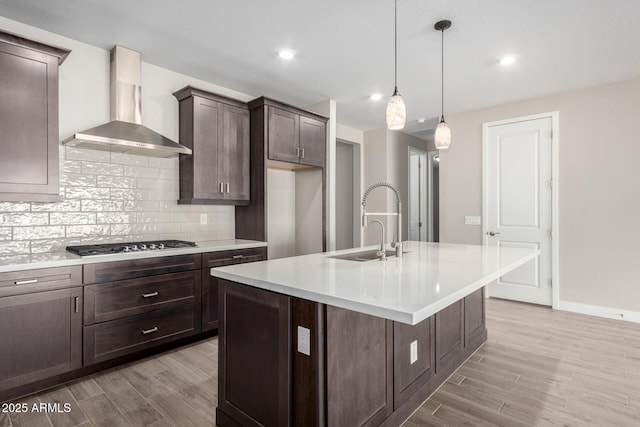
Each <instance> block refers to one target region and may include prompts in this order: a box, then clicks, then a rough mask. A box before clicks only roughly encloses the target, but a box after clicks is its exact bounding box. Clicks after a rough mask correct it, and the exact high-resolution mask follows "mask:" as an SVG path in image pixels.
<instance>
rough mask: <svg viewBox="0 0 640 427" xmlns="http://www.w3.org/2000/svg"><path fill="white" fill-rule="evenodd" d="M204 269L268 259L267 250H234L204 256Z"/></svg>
mask: <svg viewBox="0 0 640 427" xmlns="http://www.w3.org/2000/svg"><path fill="white" fill-rule="evenodd" d="M202 257H203V258H202V264H203V268H213V267H222V266H225V265H233V264H242V263H245V262H254V261H262V260H265V259H267V248H266V247H261V248H248V249H234V250H231V251H218V252H208V253H206V254H202Z"/></svg>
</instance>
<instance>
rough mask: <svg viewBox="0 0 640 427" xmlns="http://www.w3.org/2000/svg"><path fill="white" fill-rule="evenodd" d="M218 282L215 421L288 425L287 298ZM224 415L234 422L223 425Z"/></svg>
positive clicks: (256, 289) (289, 382) (289, 371)
mask: <svg viewBox="0 0 640 427" xmlns="http://www.w3.org/2000/svg"><path fill="white" fill-rule="evenodd" d="M219 284H220V298H221V301H220V309H221V313H220V315H221V318H220V338H219V345H220V350H219V352H218V354H219V359H218V377H219V380H218V410H217V413H216V415H217V420H218V423H219V424H220V425H242V426H256V427H257V426H289V425H291V422H290V417H291V410H290V396H289V390H290V384H291V349H290V337H289V331H290V319H291V303H290V298H289V297H288V296H286V295H282V294H277V293H275V292H269V291H265V290H262V289H258V288H253V287H251V286H244V285H241V284H238V283H234V282H229V281H227V280H222V279H221V280H220V281H219ZM225 417H226V418H231V419H232V420H234V421H235V424H233V423H231V422H230V423H227V424H224V423H222V422H221V420H222V419H223V418H225Z"/></svg>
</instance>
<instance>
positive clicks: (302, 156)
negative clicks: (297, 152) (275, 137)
mask: <svg viewBox="0 0 640 427" xmlns="http://www.w3.org/2000/svg"><path fill="white" fill-rule="evenodd" d="M301 157H302V158H303V159H304V148H303V149H302V156H301Z"/></svg>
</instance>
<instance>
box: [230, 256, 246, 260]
mask: <svg viewBox="0 0 640 427" xmlns="http://www.w3.org/2000/svg"><path fill="white" fill-rule="evenodd" d="M231 258H233V259H242V258H244V255H234V256H232V257H231Z"/></svg>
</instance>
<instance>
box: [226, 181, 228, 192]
mask: <svg viewBox="0 0 640 427" xmlns="http://www.w3.org/2000/svg"><path fill="white" fill-rule="evenodd" d="M226 185H227V193H228V192H229V183H228V182H227V184H226Z"/></svg>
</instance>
